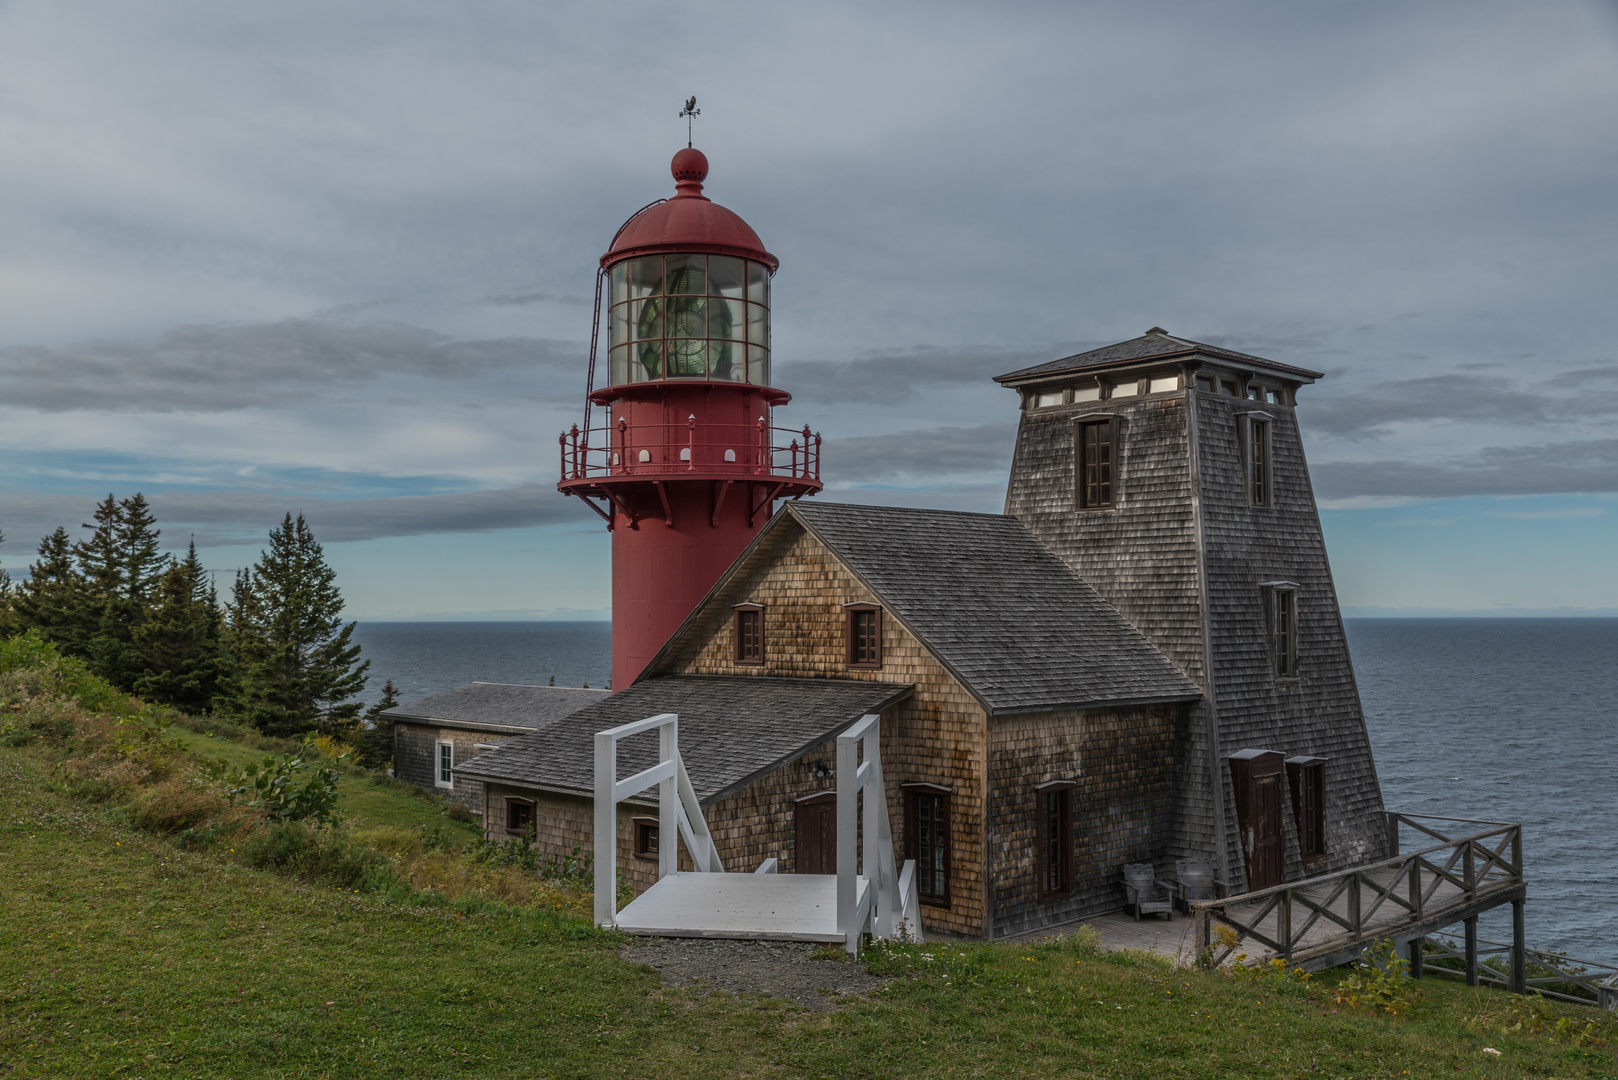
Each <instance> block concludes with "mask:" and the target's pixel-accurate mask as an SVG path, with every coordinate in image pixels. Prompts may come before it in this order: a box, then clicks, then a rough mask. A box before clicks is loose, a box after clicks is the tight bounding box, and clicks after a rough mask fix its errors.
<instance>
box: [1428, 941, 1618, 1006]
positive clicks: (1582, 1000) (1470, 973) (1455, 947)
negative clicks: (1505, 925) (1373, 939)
mask: <svg viewBox="0 0 1618 1080" xmlns="http://www.w3.org/2000/svg"><path fill="white" fill-rule="evenodd" d="M1425 940H1426V946H1427V959H1426V972H1427V973H1428V974H1437V975H1447V976H1449V977H1450V978H1453V979H1465V980H1466V981H1467V982H1468V983H1469V984H1471V985H1473V986H1476V985H1478V984H1479V983H1484V984H1486V985H1490V986H1499V987H1503V988H1505V989H1508V990H1509V989H1511V970H1510V963H1511V954H1512V949H1513V946H1512V945H1510V944H1509V943H1507V942H1504V941H1488V940H1485V939H1482V938H1474V939H1473V942H1472V946H1473V949H1472V956H1471V957H1470V958H1469V957H1468V956H1467V954H1466V951H1465V949H1466V947H1465V945H1463V944H1461V943H1459V942H1457V941H1455V940H1454V939H1453V938H1450V937H1449V936H1447V935H1439V934H1429V935H1428V936H1427V938H1426V939H1425ZM1525 952H1526V954H1527V955H1526V962H1527V971H1526V973H1525V976H1526V977H1525V978H1524V980H1523V988H1524V989H1525V990H1533V991H1537V992H1539V993H1541V994H1543V995H1545V996H1546V997H1548V998H1557V999H1559V1000H1562V1001H1576V1002H1578V1003H1579V1004H1581V1005H1599V1006H1600V1007H1601V1008H1603V1009H1618V966H1614V965H1612V964H1602V963H1599V962H1597V961H1595V960H1575V959H1573V958H1572V957H1569V956H1563V955H1562V954H1561V953H1553V952H1541V951H1540V950H1538V949H1527V950H1525ZM1479 957H1504V958H1506V966H1504V967H1497V966H1496V965H1494V964H1491V963H1488V962H1487V961H1486V960H1485V961H1484V962H1483V963H1481V964H1480V963H1479V962H1478V959H1479Z"/></svg>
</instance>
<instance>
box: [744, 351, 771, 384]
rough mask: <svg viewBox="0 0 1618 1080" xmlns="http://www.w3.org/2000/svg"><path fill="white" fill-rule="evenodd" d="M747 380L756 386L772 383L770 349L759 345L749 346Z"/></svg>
mask: <svg viewBox="0 0 1618 1080" xmlns="http://www.w3.org/2000/svg"><path fill="white" fill-rule="evenodd" d="M747 381H748V382H750V383H752V384H753V385H754V386H769V385H770V350H769V349H764V348H760V347H759V346H757V345H749V346H748V347H747Z"/></svg>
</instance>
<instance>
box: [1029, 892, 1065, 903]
mask: <svg viewBox="0 0 1618 1080" xmlns="http://www.w3.org/2000/svg"><path fill="white" fill-rule="evenodd" d="M1036 899H1037V900H1038V901H1039V903H1041V904H1054V903H1057V902H1058V901H1061V900H1071V899H1073V890H1072V889H1066V890H1063V891H1062V892H1048V893H1040V894H1038V896H1037V897H1036Z"/></svg>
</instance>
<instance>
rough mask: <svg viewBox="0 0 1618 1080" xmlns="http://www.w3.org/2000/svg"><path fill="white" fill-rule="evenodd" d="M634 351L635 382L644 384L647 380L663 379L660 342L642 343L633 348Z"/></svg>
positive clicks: (661, 344)
mask: <svg viewBox="0 0 1618 1080" xmlns="http://www.w3.org/2000/svg"><path fill="white" fill-rule="evenodd" d="M634 349H635V367H636V370H635V372H634V380H633V381H635V382H645V381H646V380H648V379H661V378H662V377H663V343H662V342H661V341H642V342H639V343H638V344H636V345H635V346H634Z"/></svg>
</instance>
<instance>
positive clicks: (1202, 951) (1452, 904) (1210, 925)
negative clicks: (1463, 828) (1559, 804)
mask: <svg viewBox="0 0 1618 1080" xmlns="http://www.w3.org/2000/svg"><path fill="white" fill-rule="evenodd" d="M1433 822H1456V823H1460V824H1463V825H1469V826H1484V827H1483V828H1480V829H1475V830H1474V831H1471V832H1469V833H1468V834H1467V835H1464V836H1456V837H1452V836H1447V835H1445V834H1444V833H1442V832H1440V831H1438V829H1437V827H1436V826H1434V825H1432V824H1430V823H1433ZM1401 826H1405V827H1408V828H1410V829H1413V830H1415V832H1416V833H1418V834H1419V835H1421V836H1422V837H1424V838H1431V839H1433V840H1436V841H1437V843H1431V844H1428V845H1427V846H1425V847H1421V848H1419V849H1418V850H1415V851H1410V852H1406V853H1401V852H1400V850H1399V829H1400V827H1401ZM1388 830H1389V837H1390V845H1389V846H1390V849H1391V850H1392V851H1393V853H1394V854H1393V855H1392V856H1391V857H1389V858H1387V859H1384V860H1382V861H1381V862H1375V863H1369V864H1367V865H1364V866H1354V867H1349V868H1347V869H1344V870H1338V871H1335V872H1333V873H1330V874H1322V875H1320V876H1318V877H1312V878H1306V879H1304V880H1302V881H1296V882H1288V883H1287V884H1285V885H1277V886H1274V887H1272V888H1268V889H1259V890H1256V891H1254V892H1249V893H1241V894H1239V895H1236V896H1230V897H1224V898H1221V899H1217V900H1205V901H1202V902H1200V903H1198V904H1195V905H1193V907H1192V912H1193V916H1194V918H1195V919H1196V933H1197V945H1198V951H1199V955H1200V956H1202V957H1204V958H1206V959H1207V960H1208V961H1209V962H1211V963H1213V964H1215V965H1218V964H1222V963H1224V962H1225V961H1226V960H1228V959H1229V958H1230V957H1231V956H1233V955H1235V954H1236V953H1237V952H1238V950H1240V949H1241V947H1242V945H1243V943H1244V942H1252V943H1256V944H1258V945H1262V946H1264V947H1265V948H1267V949H1268V950H1270V952H1271V953H1272V954H1273V955H1275V956H1279V957H1281V958H1282V959H1284V960H1286V961H1288V962H1289V963H1302V964H1309V965H1310V966H1322V967H1323V966H1327V965H1329V964H1332V963H1340V962H1343V960H1345V959H1348V958H1350V957H1351V956H1352V955H1354V954H1356V953H1358V951H1359V950H1360V948H1361V947H1363V946H1364V945H1365V944H1366V943H1368V942H1370V941H1373V940H1375V939H1377V938H1382V937H1391V938H1394V939H1395V940H1397V941H1401V942H1404V941H1410V940H1412V939H1419V938H1420V937H1421V936H1422V935H1423V934H1426V933H1429V932H1431V931H1432V930H1436V929H1438V928H1439V927H1442V926H1448V925H1451V924H1453V923H1456V922H1462V921H1467V922H1468V923H1469V924H1470V925H1471V927H1472V928H1473V934H1472V935H1469V936H1473V935H1475V920H1476V917H1477V913H1478V912H1479V911H1481V910H1484V909H1486V908H1489V907H1494V906H1496V905H1498V904H1502V903H1506V902H1511V903H1513V904H1515V905H1517V908H1518V910H1517V919H1516V922H1517V924H1518V925H1519V926H1520V925H1521V903H1522V899H1523V895H1524V891H1525V890H1524V888H1523V875H1522V826H1521V825H1519V824H1515V823H1511V822H1497V821H1473V820H1469V819H1465V818H1440V817H1432V816H1427V815H1417V814H1398V813H1390V814H1388ZM1216 926H1224V927H1228V928H1229V929H1230V931H1231V933H1228V934H1222V935H1219V936H1220V938H1221V940H1220V941H1218V942H1216V941H1215V929H1214V928H1215V927H1216ZM1415 959H1416V963H1417V964H1419V962H1420V961H1419V958H1415ZM1514 967H1516V968H1519V969H1520V967H1521V954H1520V951H1519V953H1518V954H1517V960H1516V963H1515V965H1514ZM1416 973H1417V974H1419V970H1418V971H1417V972H1416ZM1514 983H1515V985H1517V986H1520V985H1521V980H1520V979H1517V980H1514Z"/></svg>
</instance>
